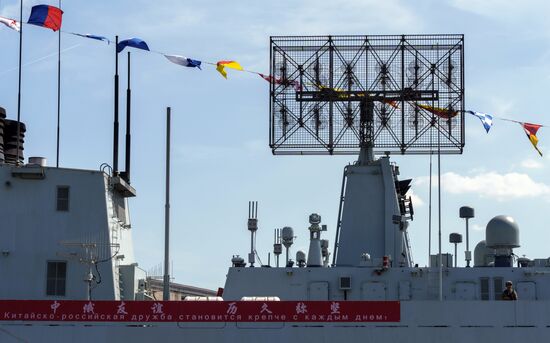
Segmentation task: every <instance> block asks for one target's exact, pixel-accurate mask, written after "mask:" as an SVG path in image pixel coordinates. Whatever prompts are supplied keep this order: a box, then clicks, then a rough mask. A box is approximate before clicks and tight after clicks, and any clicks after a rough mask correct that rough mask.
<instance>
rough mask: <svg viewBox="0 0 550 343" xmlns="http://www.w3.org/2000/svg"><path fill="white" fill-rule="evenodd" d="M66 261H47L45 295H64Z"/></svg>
mask: <svg viewBox="0 0 550 343" xmlns="http://www.w3.org/2000/svg"><path fill="white" fill-rule="evenodd" d="M66 281H67V262H60V261H56V262H53V261H48V270H47V272H46V295H53V296H65V284H66Z"/></svg>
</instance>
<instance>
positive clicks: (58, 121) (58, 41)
mask: <svg viewBox="0 0 550 343" xmlns="http://www.w3.org/2000/svg"><path fill="white" fill-rule="evenodd" d="M59 9H61V0H59ZM60 121H61V30H59V35H58V38H57V154H56V160H55V166H56V168H59V138H60Z"/></svg>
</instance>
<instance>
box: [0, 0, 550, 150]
mask: <svg viewBox="0 0 550 343" xmlns="http://www.w3.org/2000/svg"><path fill="white" fill-rule="evenodd" d="M62 18H63V11H62V10H61V9H59V8H57V7H54V6H50V5H36V6H33V7H32V9H31V14H30V17H29V20H28V21H27V24H31V25H36V26H41V27H44V28H48V29H51V30H53V31H54V32H55V31H58V30H61V23H62ZM0 23H1V24H4V25H5V26H7V27H9V28H11V29H13V30H15V31H18V32H19V31H20V30H21V23H20V22H19V21H17V20H15V19H10V18H5V17H1V16H0ZM61 32H63V33H66V34H70V35H74V36H79V37H83V38H88V39H94V40H98V41H103V42H106V43H107V44H111V43H113V40H111V39H109V38H107V37H104V36H99V35H95V34H82V33H75V32H68V31H61ZM127 47H129V48H135V49H140V50H144V51H149V52H153V53H157V54H160V55H163V56H164V57H165V58H166V59H167V60H169V61H170V62H172V63H174V64H177V65H180V66H183V67H189V68H198V69H200V70H202V68H201V66H202V65H203V64H207V65H212V66H215V67H216V71H218V73H220V75H221V76H223V77H224V78H225V79H227V75H228V74H227V70H226V68H228V69H233V70H236V71H241V72H248V73H252V74H256V75H258V76H260V77H261V78H262V79H264V80H265V81H267V82H269V83H272V84H277V85H283V86H285V87H286V86H291V87H293V88H294V89H295V90H296V91H300V90H302V85H301V84H300V82H299V81H298V80H285V79H282V78H279V77H275V76H272V75H269V74H262V73H259V72H256V71H251V70H246V69H244V68H243V67H242V66H241V64H240V63H239V62H237V61H233V60H220V61H218V62H216V63H214V62H207V61H200V60H197V59H192V58H188V57H185V56H181V55H172V54H165V53H162V52H158V51H154V50H151V49H149V46H148V44H147V43H146V42H145V41H144V40H142V39H140V38H130V39H125V40H122V41H120V42H118V44H117V46H116V51H117V53H120V52H122V51H123V50H124V49H125V48H127ZM314 86H317V88H320V89H327V88H326V87H323V86H320V85H314ZM332 91H334V92H341V93H342V96H345V93H344V92H345V91H344V90H341V89H332ZM386 104H388V105H389V106H391V107H394V108H398V104H397V103H396V102H395V101H388V102H386ZM415 106H417V107H418V108H419V109H422V110H425V111H427V112H429V113H431V114H434V115H436V116H438V117H440V118H443V119H447V120H448V119H451V118H453V117H455V116H457V115H458V114H459V111H452V110H449V109H446V108H438V107H433V106H428V105H424V104H415ZM464 113H468V114H471V115H472V116H474V117H477V118H479V120H480V121H481V124H482V125H483V128H484V129H485V131H486V132H487V133H489V130H490V129H491V127H492V126H493V122H494V119H498V120H502V121H506V122H513V123H517V124H519V125H520V126H521V127H522V128H523V130H524V132H525V134H526V135H527V138H528V139H529V141H530V142H531V144H532V145H533V147H534V148H535V150H536V151H537V152H538V153H539V155H540V156H542V152H541V151H540V149H539V148H538V142H539V139H538V137H537V132H538V130H539V129H540V128H541V127H547V126H548V125H542V124H534V123H528V122H521V121H517V120H512V119H507V118H502V117H497V116H494V115H491V114H487V113H482V112H477V111H470V110H467V111H464Z"/></svg>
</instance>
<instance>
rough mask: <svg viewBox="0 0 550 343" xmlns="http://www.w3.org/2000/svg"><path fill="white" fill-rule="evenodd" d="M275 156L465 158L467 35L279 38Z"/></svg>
mask: <svg viewBox="0 0 550 343" xmlns="http://www.w3.org/2000/svg"><path fill="white" fill-rule="evenodd" d="M270 56H271V70H270V71H271V74H272V75H274V76H275V78H276V80H277V81H276V82H274V83H272V84H271V87H270V140H269V143H270V147H271V149H272V152H273V153H274V154H354V155H355V154H357V153H358V152H359V151H360V150H367V151H370V153H371V154H373V153H386V152H390V153H391V152H393V153H399V154H429V153H433V151H434V150H435V149H437V148H438V142H439V148H440V151H441V153H451V154H453V153H454V154H456V153H462V150H463V147H464V112H463V109H464V36H463V35H389V36H382V35H373V36H281V37H271V46H270Z"/></svg>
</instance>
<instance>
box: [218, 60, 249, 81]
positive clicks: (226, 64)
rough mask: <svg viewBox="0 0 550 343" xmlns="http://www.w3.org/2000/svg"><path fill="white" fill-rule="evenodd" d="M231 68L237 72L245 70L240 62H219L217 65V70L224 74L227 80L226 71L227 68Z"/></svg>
mask: <svg viewBox="0 0 550 343" xmlns="http://www.w3.org/2000/svg"><path fill="white" fill-rule="evenodd" d="M226 67H227V68H231V69H235V70H241V71H242V70H243V67H242V66H241V65H240V64H239V62H235V61H219V62H218V63H216V70H217V71H218V72H219V73H220V74H222V76H223V77H224V78H226V79H227V72H226V71H225V68H226Z"/></svg>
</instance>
